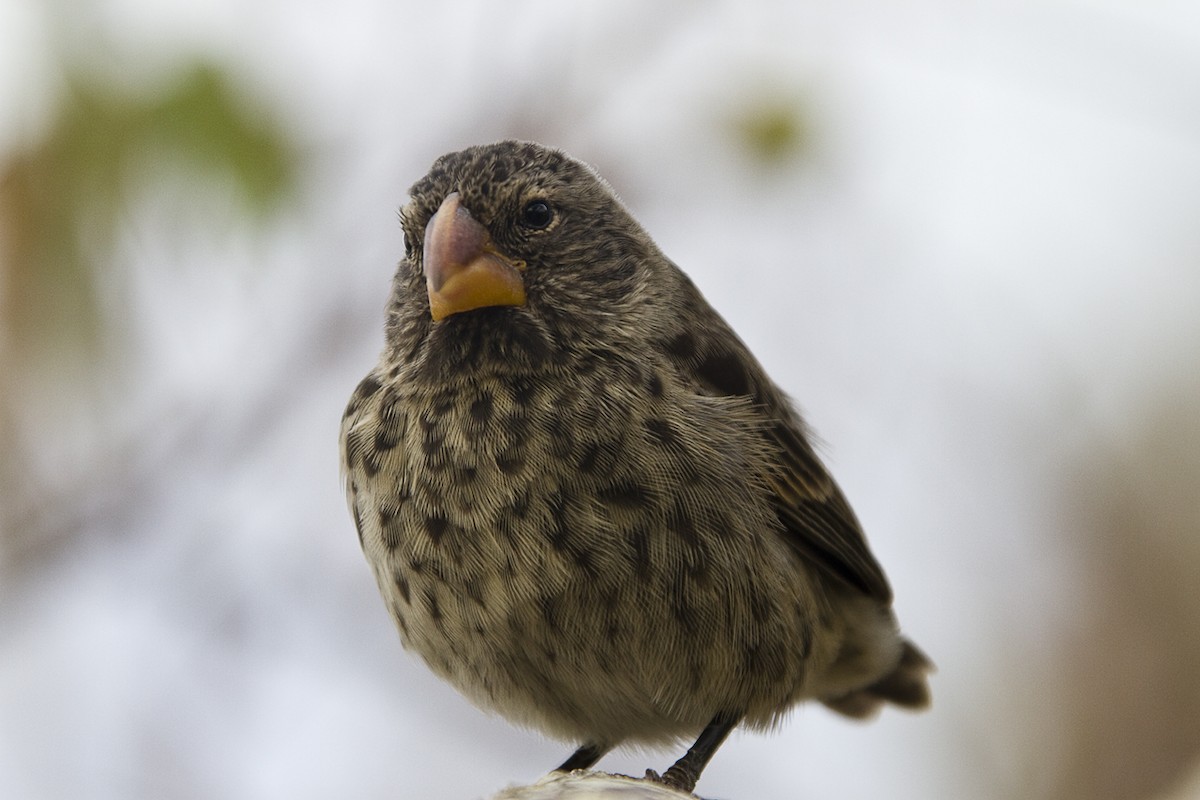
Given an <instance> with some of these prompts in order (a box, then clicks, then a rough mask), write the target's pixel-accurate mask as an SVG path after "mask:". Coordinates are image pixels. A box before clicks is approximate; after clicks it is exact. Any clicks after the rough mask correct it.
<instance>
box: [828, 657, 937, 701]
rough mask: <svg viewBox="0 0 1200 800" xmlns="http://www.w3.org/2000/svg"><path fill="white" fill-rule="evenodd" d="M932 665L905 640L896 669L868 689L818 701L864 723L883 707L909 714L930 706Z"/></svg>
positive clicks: (867, 687)
mask: <svg viewBox="0 0 1200 800" xmlns="http://www.w3.org/2000/svg"><path fill="white" fill-rule="evenodd" d="M931 672H933V662H932V661H930V660H929V658H928V656H926V655H925V654H924V653H922V652H921V651H920V650H918V649H917V646H916V645H914V644H913V643H912V642H909V641H907V640H905V642H904V648H903V649H902V650H901V652H900V661H899V662H898V663H897V664H896V668H895V669H893V670H892V671H891V672H889V673H888V674H887V675H884V676H883V677H882V678H880V679H879V680H877V681H876V682H875V683H872V684H870V685H869V686H864V687H863V688H861V689H855V690H854V691H853V692H849V693H848V694H844V695H841V696H840V697H825V698H822V699H821V702H822V703H824V704H825V705H826V706H828V707H829V708H831V709H833V710H834V711H837V712H838V713H839V714H845V715H846V716H848V717H854V718H856V719H863V718H865V717H869V716H871V715H872V714H874V713H876V712H877V711H878V710H879V708H880V706H882V705H883V704H884V703H891V704H893V705H897V706H900V707H901V708H907V709H911V710H914V711H915V710H917V709H922V708H926V707H927V706H928V705H929V701H930V696H929V680H928V677H929V673H931Z"/></svg>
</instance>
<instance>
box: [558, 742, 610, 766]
mask: <svg viewBox="0 0 1200 800" xmlns="http://www.w3.org/2000/svg"><path fill="white" fill-rule="evenodd" d="M610 749H611V748H609V747H605V746H604V745H600V744H594V743H592V742H588V743H586V744H584V745H583V746H581V747H580V748H579V749H578V750H576V751H575V752H574V753H572V754H571V757H570V758H568V759H567V760H566V761H564V762H563V763H562V764H561V765H560V766H559V767H557V768H556V769H555V770H554V771H555V772H571V771H572V770H577V769H587V768H588V767H590V766H592V765H593V764H595V763H596V762H597V761H599V760H600V757H601V756H602V755H604V754H605V753H607V752H608V751H609V750H610Z"/></svg>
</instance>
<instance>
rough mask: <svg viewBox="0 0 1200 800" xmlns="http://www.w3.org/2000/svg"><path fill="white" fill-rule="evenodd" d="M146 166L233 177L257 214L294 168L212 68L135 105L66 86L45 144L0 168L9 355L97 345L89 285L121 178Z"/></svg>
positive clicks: (283, 145)
mask: <svg viewBox="0 0 1200 800" xmlns="http://www.w3.org/2000/svg"><path fill="white" fill-rule="evenodd" d="M156 160H159V161H161V160H168V161H170V160H174V161H177V162H182V163H184V164H186V165H187V166H188V167H191V168H192V169H193V171H195V172H196V173H197V174H200V175H203V174H205V173H208V174H214V175H220V176H222V177H225V178H226V179H227V180H228V179H230V178H231V179H232V181H233V183H234V185H235V186H236V187H237V189H238V191H239V193H240V195H241V196H242V198H243V199H244V200H245V201H247V202H246V205H247V207H248V209H249V210H251V211H253V212H255V213H261V212H263V211H266V210H268V209H270V208H273V207H274V206H275V205H277V204H278V203H279V202H280V201H281V200H282V199H283V198H284V197H286V196H287V192H288V189H289V188H290V186H291V184H292V182H293V178H294V174H295V161H296V158H295V155H294V150H293V147H292V145H291V143H290V142H289V141H288V139H287V137H286V136H284V134H283V132H282V131H281V130H280V129H279V128H278V127H277V126H275V125H274V124H272V123H271V122H269V121H268V120H267V118H266V116H265V115H262V114H259V113H256V112H255V111H254V110H250V109H247V108H246V104H245V103H244V102H243V98H242V97H240V96H239V93H238V92H237V91H236V89H235V87H234V85H233V82H232V81H231V80H230V78H229V76H228V75H227V74H226V73H224V72H222V71H221V70H220V69H219V68H217V67H214V66H212V65H210V64H203V63H201V64H196V65H193V66H191V67H189V68H187V69H185V70H183V71H182V72H181V73H180V74H179V75H178V76H177V77H176V78H175V79H174V80H172V81H170V82H169V83H167V84H166V85H165V87H164V88H162V89H161V90H158V91H153V92H150V93H145V94H141V95H131V94H129V93H128V92H122V91H119V90H117V89H116V88H114V87H113V86H111V85H108V84H105V83H102V82H100V81H97V80H96V79H94V78H88V77H83V76H72V77H71V78H69V79H68V81H67V89H66V91H65V93H64V95H63V100H62V104H61V107H60V109H59V113H58V115H57V119H56V121H55V123H54V124H53V125H52V127H51V129H50V130H49V131H48V133H47V134H46V136H45V137H44V138H43V139H41V140H40V141H38V142H36V143H35V145H34V146H33V147H31V148H30V149H28V150H26V151H25V152H21V153H18V154H16V155H14V156H12V157H10V158H9V159H8V160H7V161H6V163H3V164H2V165H0V226H2V229H3V233H4V236H3V237H2V239H0V242H2V245H0V246H3V248H4V252H3V269H4V271H5V273H6V274H5V275H4V276H3V278H4V280H3V286H4V292H3V301H2V302H3V308H2V313H3V316H2V317H0V324H2V325H3V326H4V328H5V331H4V334H5V335H6V336H8V337H9V341H10V342H12V343H14V344H15V350H16V352H17V353H18V354H24V355H34V354H42V353H44V349H43V348H44V346H45V345H48V344H55V345H63V346H66V347H68V348H69V349H72V350H74V349H77V348H79V347H80V346H84V345H87V344H89V343H94V342H97V341H100V340H101V338H102V337H100V336H99V334H100V333H101V330H100V328H101V325H102V320H101V318H100V315H99V313H98V307H97V297H96V291H95V286H96V284H95V281H96V276H97V274H98V271H99V270H100V269H101V268H103V267H105V266H107V263H106V262H107V258H108V256H110V254H111V253H110V250H111V246H112V242H113V240H114V234H115V232H116V230H117V225H118V224H119V221H120V219H121V216H122V214H124V213H125V212H126V210H127V209H128V206H129V204H128V202H127V201H126V193H127V192H128V191H129V190H130V188H131V187H133V186H134V185H135V184H134V182H133V181H131V180H130V178H131V176H132V175H134V174H137V173H143V174H144V173H147V172H148V171H147V169H146V168H147V166H150V165H152V163H153V162H154V161H156ZM151 174H152V173H151Z"/></svg>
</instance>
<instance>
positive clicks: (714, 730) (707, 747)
mask: <svg viewBox="0 0 1200 800" xmlns="http://www.w3.org/2000/svg"><path fill="white" fill-rule="evenodd" d="M740 720H741V715H740V714H717V715H716V716H715V717H713V721H712V722H710V723H708V727H707V728H705V729H704V730H702V731H701V732H700V736H699V738H697V739H696V743H695V744H694V745H692V746H691V748H690V749H689V750H688V751H687V753H686V754H685V755H684V757H683V758H681V759H679V760H678V761H676V762H675V763H674V764H672V765H671V768H670V769H669V770H667V771H666V773H665V774H663V776H662V777H661V778H659V777H657V776H655V775H654V774H653V773H647V777H652V778H655V779H656V780H658V781H659V782H660V783H665V784H666V785H668V786H674V787H675V788H676V789H682V790H683V791H685V792H690V791H692V789H695V788H696V781H698V780H699V779H700V773H701V772H703V771H704V767H705V765H706V764H708V762H709V760H710V759H711V758H712V757H713V753H715V752H717V748H718V747H720V746H721V742H723V741H725V737H726V736H728V735H729V732H730V731H731V730H733V729H734V727H735V726H736V725H737V724H738V722H739V721H740Z"/></svg>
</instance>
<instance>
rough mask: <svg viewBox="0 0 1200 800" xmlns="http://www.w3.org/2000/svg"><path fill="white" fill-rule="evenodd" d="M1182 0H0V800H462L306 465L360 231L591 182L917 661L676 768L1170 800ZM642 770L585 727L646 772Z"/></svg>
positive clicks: (1188, 254) (1190, 55)
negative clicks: (689, 301)
mask: <svg viewBox="0 0 1200 800" xmlns="http://www.w3.org/2000/svg"><path fill="white" fill-rule="evenodd" d="M1198 9H1200V7H1198V6H1197V5H1196V4H1194V3H1188V2H1156V3H1139V2H1133V0H1126V1H1125V2H1121V1H1120V0H1093V1H1092V2H1087V1H1085V0H1037V1H1036V2H1033V1H1032V0H1028V1H1026V2H1021V1H1020V0H1013V1H1012V2H1003V1H1002V0H979V2H972V3H962V2H956V1H955V0H902V2H886V1H885V0H848V1H847V0H838V1H837V2H834V1H833V0H801V1H800V2H794V3H784V2H738V3H734V2H694V0H668V1H667V2H656V3H645V2H633V0H619V1H615V2H614V1H613V0H608V1H606V2H599V0H592V1H591V2H579V3H557V2H516V3H505V4H500V3H487V2H483V1H482V0H480V2H447V3H430V2H423V3H414V2H382V0H342V2H340V3H337V4H329V3H319V2H311V1H310V0H301V2H283V1H282V0H251V1H249V2H248V1H247V0H206V2H199V0H179V2H174V3H151V2H147V1H146V0H100V1H99V2H93V3H86V4H76V3H70V2H67V0H4V2H3V3H2V4H0V796H4V797H8V798H33V799H35V800H40V798H67V797H71V798H218V797H219V798H247V799H248V800H249V799H250V798H285V797H286V798H289V800H301V799H302V798H327V797H346V798H435V799H436V800H442V799H443V798H444V799H445V800H456V799H466V798H479V797H482V796H485V795H487V794H489V793H491V792H492V791H495V790H497V789H499V788H500V787H502V786H504V785H506V784H509V783H514V782H525V781H529V780H533V779H536V778H537V777H538V776H540V775H541V774H542V773H544V772H545V771H546V770H547V769H549V768H550V767H552V766H553V765H554V764H556V763H558V762H559V761H561V760H562V758H564V757H565V755H566V753H567V752H568V751H569V750H570V749H571V746H570V745H566V744H561V743H555V742H550V741H546V740H544V739H543V738H541V737H540V736H538V735H537V734H535V733H531V732H526V731H521V730H516V729H513V728H511V727H509V726H508V725H507V723H505V722H503V721H502V720H499V719H494V718H491V717H488V716H486V715H484V714H482V713H480V712H478V711H476V710H475V709H473V708H472V707H471V706H469V705H468V704H467V703H466V702H465V701H464V700H462V699H460V698H459V697H458V696H457V695H456V694H455V693H454V691H453V690H452V689H450V688H449V687H447V686H445V685H443V684H441V683H440V682H438V681H437V680H436V679H435V678H434V677H432V676H431V675H430V674H429V673H428V672H427V670H426V669H425V668H424V666H423V665H421V664H420V663H419V662H418V661H417V660H416V659H415V658H414V657H413V656H411V655H409V654H406V653H404V652H403V651H402V649H401V647H400V645H399V640H398V636H397V635H396V633H395V632H394V630H393V628H392V624H391V622H390V620H389V618H388V616H387V614H386V613H385V610H384V607H383V604H382V602H381V601H380V600H379V598H378V597H377V594H376V590H375V587H374V584H373V580H372V577H371V574H370V572H369V571H368V569H367V566H366V562H365V560H364V559H363V558H362V555H361V553H360V552H359V549H358V543H357V540H356V537H355V534H354V531H353V526H352V524H351V521H350V517H349V514H348V513H347V512H346V509H345V504H344V496H343V493H342V489H341V484H340V479H339V474H338V455H337V431H338V424H339V419H340V415H341V412H342V409H343V407H344V404H345V402H346V399H347V398H348V396H349V393H350V391H351V389H352V388H353V387H354V385H355V383H356V382H357V381H358V379H359V378H360V377H361V376H362V375H363V374H365V372H366V371H367V370H368V369H369V368H370V366H371V365H372V364H373V363H374V360H375V357H376V354H377V353H378V351H379V349H380V347H381V344H382V319H383V306H384V303H385V301H386V298H387V292H388V286H389V282H390V278H391V274H392V271H393V269H394V265H395V263H396V261H397V260H398V258H399V257H400V256H401V254H402V252H403V245H402V236H401V233H400V229H399V225H398V222H397V214H396V212H397V209H398V208H399V207H400V206H401V205H402V204H403V203H404V201H405V192H406V190H407V188H408V186H409V185H410V184H411V183H412V182H413V181H414V180H416V179H417V178H419V177H420V176H421V175H423V174H424V172H425V171H426V169H427V168H428V166H429V164H430V163H431V162H432V160H433V159H434V158H435V157H436V156H438V155H440V154H441V153H444V152H447V151H450V150H455V149H459V148H460V147H462V146H465V145H468V144H473V143H479V142H486V141H491V140H495V139H499V138H505V137H520V138H528V139H536V140H538V141H541V142H544V143H546V144H550V145H554V146H559V147H563V148H565V149H566V150H568V151H569V152H571V153H573V154H574V155H576V156H577V157H579V158H581V159H583V160H585V161H588V162H590V163H592V164H594V165H596V166H597V167H598V168H599V170H600V171H601V173H602V174H603V175H605V176H606V177H607V178H608V179H609V181H610V182H611V183H612V185H613V186H614V187H615V188H616V190H617V191H618V193H620V194H621V196H622V198H623V199H624V200H625V202H626V203H627V204H628V206H629V207H630V208H631V210H632V211H633V212H634V214H635V216H637V217H638V218H639V219H640V220H641V221H642V222H643V223H644V224H645V225H646V227H647V228H648V229H649V230H650V231H651V232H652V233H653V234H654V236H655V238H656V239H657V241H658V243H659V244H660V245H661V246H662V247H663V249H664V250H665V251H666V252H667V254H668V255H670V256H671V257H672V258H673V259H674V260H676V261H677V262H678V263H679V264H680V265H681V266H683V267H684V269H685V270H687V271H688V272H689V273H690V274H691V275H692V276H693V278H694V279H695V280H696V282H697V283H698V284H699V285H700V286H701V288H702V289H703V290H704V291H705V293H706V294H707V295H708V297H709V298H710V299H711V301H712V302H713V304H714V305H715V306H716V307H717V308H718V309H719V310H721V311H722V313H724V314H725V315H726V317H727V318H728V319H729V320H730V321H731V323H732V324H733V326H734V327H735V329H737V330H738V331H739V332H740V333H741V334H742V336H743V337H744V338H745V339H746V340H747V342H748V343H749V345H750V346H751V348H752V349H753V350H754V351H755V352H756V353H757V354H758V355H759V356H760V357H761V359H762V360H763V362H764V363H765V364H766V366H767V367H768V369H769V371H770V372H771V373H772V374H773V375H774V376H775V378H776V380H777V381H778V382H779V383H780V384H782V385H783V386H784V387H785V388H786V389H787V390H788V391H789V392H791V393H792V394H793V396H795V397H796V398H797V399H798V401H799V402H800V404H801V406H802V407H803V408H804V410H805V412H806V413H807V415H808V417H809V420H810V421H811V422H812V424H813V425H814V427H815V428H816V430H817V431H818V432H819V433H820V434H821V436H822V438H823V439H824V440H825V441H827V442H828V443H829V444H828V446H827V447H826V448H825V450H824V452H825V454H826V455H827V458H828V461H829V464H830V466H831V468H832V469H833V471H834V473H835V474H836V475H837V476H838V479H839V481H840V482H841V483H842V485H843V487H844V488H845V489H846V491H847V494H848V495H849V497H850V498H851V500H852V502H853V503H854V505H855V507H856V509H857V511H858V513H859V516H860V517H861V518H862V519H863V521H864V523H865V525H866V527H867V530H868V533H869V535H870V537H871V541H872V544H873V546H874V548H875V550H876V552H877V554H878V555H879V557H880V560H881V561H882V562H883V563H884V564H885V566H886V567H887V569H888V572H889V573H890V575H891V578H892V582H893V584H894V587H895V590H896V597H897V601H896V603H897V610H898V613H899V615H900V618H901V620H902V623H903V624H904V626H905V630H906V632H907V633H908V634H909V635H910V636H911V637H912V638H913V639H914V640H915V641H917V642H919V643H920V644H921V646H922V647H923V648H924V649H926V650H927V652H928V653H929V654H930V655H931V656H932V657H933V659H934V660H935V661H936V662H937V664H938V667H939V672H938V673H937V675H936V676H935V678H934V681H933V691H934V698H935V700H934V708H933V710H932V711H931V712H929V713H927V714H923V715H906V714H903V713H899V712H895V711H887V712H885V713H884V714H883V715H882V716H881V717H880V718H879V719H878V720H877V721H876V722H874V723H873V724H870V725H866V726H863V725H858V724H854V723H851V722H847V721H845V720H843V719H840V718H836V717H835V716H834V715H832V714H830V713H829V712H827V711H825V710H823V709H821V708H817V707H813V708H808V707H805V708H800V709H797V710H796V711H795V712H794V713H793V714H792V715H791V717H790V718H789V720H788V722H787V723H786V724H785V725H783V726H781V728H780V730H779V731H778V732H777V733H776V734H774V735H772V736H758V735H750V734H736V735H735V736H734V737H733V738H732V739H731V741H730V742H729V743H728V744H726V746H725V747H724V748H723V750H722V751H721V752H720V753H719V755H718V756H717V758H716V759H715V760H714V762H713V763H712V765H711V766H710V767H709V769H708V770H707V772H706V773H705V776H704V779H703V780H702V782H701V784H700V790H701V792H702V793H703V794H704V795H705V796H711V797H724V798H730V800H733V798H744V799H745V800H751V798H753V800H783V799H784V798H796V797H807V798H821V797H838V798H878V797H891V798H914V799H915V798H935V797H939V798H940V797H944V798H951V797H953V798H972V799H973V800H992V799H993V798H995V799H997V800H998V799H999V798H1026V799H1029V798H1033V799H1035V800H1036V799H1040V798H1064V799H1065V798H1088V799H1089V800H1136V799H1138V798H1172V799H1182V798H1195V797H1200V761H1198V759H1200V681H1197V680H1196V675H1197V674H1200V499H1198V495H1200V10H1198ZM677 755H678V753H652V754H647V753H637V752H633V753H623V754H617V755H614V756H611V757H609V758H608V759H606V760H605V761H604V762H602V764H601V766H603V767H605V768H609V769H612V770H618V771H626V772H630V773H632V774H635V775H638V774H641V773H642V771H643V770H645V769H646V767H649V766H653V767H655V768H658V769H662V768H663V767H665V766H667V765H668V764H669V763H670V762H671V761H672V760H673V759H674V758H675V757H676V756H677Z"/></svg>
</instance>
